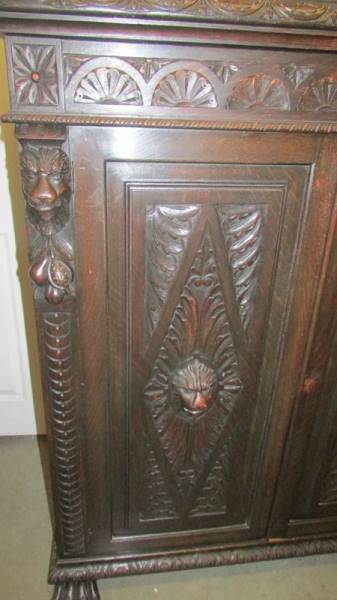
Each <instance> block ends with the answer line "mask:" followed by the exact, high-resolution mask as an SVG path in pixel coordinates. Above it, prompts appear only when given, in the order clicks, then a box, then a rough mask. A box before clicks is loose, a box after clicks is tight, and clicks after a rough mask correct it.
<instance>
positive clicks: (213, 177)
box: [71, 128, 336, 552]
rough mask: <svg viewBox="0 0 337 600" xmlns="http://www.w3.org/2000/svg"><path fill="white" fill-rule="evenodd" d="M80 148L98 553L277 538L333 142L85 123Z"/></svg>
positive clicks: (75, 138)
mask: <svg viewBox="0 0 337 600" xmlns="http://www.w3.org/2000/svg"><path fill="white" fill-rule="evenodd" d="M83 140H85V143H83ZM71 151H72V156H73V160H74V180H75V198H76V199H75V213H76V219H75V223H76V228H77V232H76V235H77V240H78V242H77V243H78V246H79V248H78V256H79V264H78V273H79V277H80V282H81V289H80V303H81V315H80V321H81V323H80V329H81V339H82V360H83V366H84V372H85V374H86V376H85V383H84V384H83V386H84V388H83V393H84V396H83V419H84V423H85V427H86V440H87V442H86V443H87V446H86V456H87V465H88V467H87V483H86V486H87V488H86V489H87V516H88V517H87V518H88V525H89V531H90V542H89V543H90V544H91V551H97V552H102V551H108V550H109V549H110V550H111V549H113V551H114V552H123V551H128V552H130V549H131V550H132V549H133V550H134V552H146V551H154V550H156V551H159V550H160V549H163V548H167V547H175V548H178V547H187V546H189V545H191V544H194V545H196V544H210V543H225V542H231V543H233V542H236V541H240V540H245V539H257V538H264V537H265V536H266V533H267V526H268V517H269V513H270V510H271V506H272V500H273V496H274V492H275V486H276V482H277V478H278V473H279V464H280V461H281V456H282V449H283V444H284V440H285V436H286V433H287V429H288V425H289V419H290V415H291V410H292V407H293V399H294V397H295V396H296V393H297V386H298V372H299V369H300V368H301V366H302V364H303V358H304V355H305V350H306V345H307V339H306V337H305V336H303V327H304V328H307V329H309V327H310V323H311V321H312V318H313V315H314V306H315V298H316V291H317V289H318V285H319V277H320V272H321V268H322V261H323V255H324V246H325V240H326V237H327V235H328V229H329V217H330V213H331V206H332V201H333V193H332V192H333V189H334V187H333V186H334V185H335V183H336V182H335V178H336V176H335V175H334V173H335V172H336V170H333V169H332V170H331V173H330V172H329V174H328V175H327V176H326V177H325V178H323V177H322V175H323V173H324V164H325V161H326V160H330V159H331V161H334V160H335V159H334V158H333V157H334V155H335V147H334V144H333V143H332V142H331V143H330V142H329V141H324V142H323V141H322V139H321V138H320V137H319V136H308V135H307V136H300V135H295V136H291V135H290V136H289V135H287V136H286V137H285V136H283V135H282V134H275V135H274V134H272V135H270V134H266V135H265V134H239V133H226V134H224V133H223V132H187V131H180V132H178V131H177V132H175V131H170V132H168V131H155V130H149V131H144V130H137V129H134V130H132V129H128V130H127V129H118V128H117V129H114V130H112V129H105V130H103V131H102V130H100V132H99V134H98V133H97V132H95V128H86V129H82V130H81V131H80V132H79V131H78V130H76V131H74V132H73V133H72V139H71ZM313 234H315V235H313ZM299 315H300V317H299ZM102 431H106V432H107V438H104V436H102V435H101V432H102ZM107 441H108V442H109V444H108V447H109V451H107ZM107 531H110V536H107V533H106V532H107Z"/></svg>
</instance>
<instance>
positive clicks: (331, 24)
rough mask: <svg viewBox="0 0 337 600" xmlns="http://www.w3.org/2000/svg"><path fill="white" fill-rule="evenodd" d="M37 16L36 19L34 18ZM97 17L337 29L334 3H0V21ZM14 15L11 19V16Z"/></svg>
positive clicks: (96, 0)
mask: <svg viewBox="0 0 337 600" xmlns="http://www.w3.org/2000/svg"><path fill="white" fill-rule="evenodd" d="M36 11H37V12H38V15H37V14H36ZM34 12H35V15H34V17H35V18H37V17H40V18H42V19H43V18H45V17H44V15H46V13H47V14H48V13H49V14H50V15H54V16H55V15H58V17H60V18H62V16H63V17H64V18H65V19H66V18H67V14H68V15H69V13H70V14H74V13H75V14H76V15H78V16H89V15H101V16H102V17H104V18H107V17H111V18H113V17H116V18H117V17H121V16H123V17H136V16H141V17H143V18H144V19H148V18H153V17H158V16H159V17H161V18H162V19H163V18H165V19H167V20H169V21H172V20H173V19H175V20H182V21H187V22H191V21H193V20H194V21H207V22H212V21H213V22H214V21H216V24H221V23H223V24H226V23H236V24H241V25H247V24H255V25H269V26H270V25H272V26H288V27H289V26H291V27H297V28H313V27H314V28H316V27H319V28H326V29H335V30H336V29H337V1H336V0H334V1H333V0H331V1H327V0H324V1H322V0H311V1H310V0H306V1H303V0H172V1H171V0H32V1H29V0H14V1H13V0H0V17H1V16H5V13H7V15H8V14H9V15H12V16H15V18H20V19H24V18H26V17H27V16H28V15H29V14H31V13H34ZM13 13H14V15H13Z"/></svg>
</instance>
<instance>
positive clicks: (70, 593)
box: [52, 581, 100, 600]
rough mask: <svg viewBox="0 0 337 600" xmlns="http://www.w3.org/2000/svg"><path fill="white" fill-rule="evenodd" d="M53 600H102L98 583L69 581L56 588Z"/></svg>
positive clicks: (59, 584) (57, 585)
mask: <svg viewBox="0 0 337 600" xmlns="http://www.w3.org/2000/svg"><path fill="white" fill-rule="evenodd" d="M52 600H100V595H99V591H98V586H97V583H96V581H68V582H66V583H58V584H56V586H55V590H54V594H53V597H52Z"/></svg>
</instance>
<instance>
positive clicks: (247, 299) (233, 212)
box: [218, 206, 263, 332]
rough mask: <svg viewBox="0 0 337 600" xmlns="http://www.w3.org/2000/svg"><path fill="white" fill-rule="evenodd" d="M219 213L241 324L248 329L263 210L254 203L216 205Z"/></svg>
mask: <svg viewBox="0 0 337 600" xmlns="http://www.w3.org/2000/svg"><path fill="white" fill-rule="evenodd" d="M218 213H219V215H220V220H221V224H222V228H223V231H224V236H225V240H226V243H227V249H228V254H229V260H230V265H231V269H232V274H233V280H234V286H235V292H236V298H237V302H238V304H239V310H240V316H241V321H242V325H243V327H244V329H245V331H246V332H247V331H248V329H249V325H250V323H251V320H252V316H253V312H254V304H255V292H256V286H257V281H258V275H259V268H260V264H261V252H260V250H261V244H262V238H263V212H262V208H259V207H256V206H249V208H247V206H242V207H238V206H233V207H226V209H223V208H219V209H218Z"/></svg>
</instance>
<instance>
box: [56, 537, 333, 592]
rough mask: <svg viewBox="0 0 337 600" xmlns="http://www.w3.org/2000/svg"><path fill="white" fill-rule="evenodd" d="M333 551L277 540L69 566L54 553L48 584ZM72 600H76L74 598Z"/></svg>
mask: <svg viewBox="0 0 337 600" xmlns="http://www.w3.org/2000/svg"><path fill="white" fill-rule="evenodd" d="M334 552H337V539H336V538H325V539H305V540H300V541H291V542H288V541H284V542H283V541H282V542H279V541H277V542H269V543H265V544H261V545H254V546H253V545H252V546H246V547H241V548H218V547H217V548H214V549H209V548H207V549H200V550H198V551H194V552H186V553H180V554H166V555H160V556H150V557H149V556H147V557H144V558H123V559H113V558H112V557H111V558H104V559H96V558H95V559H94V558H93V559H92V560H91V559H85V561H84V560H83V561H81V560H79V561H78V562H77V561H76V562H75V561H74V560H73V561H72V563H71V564H69V565H65V564H64V563H63V564H60V563H58V561H57V557H56V553H55V552H53V555H52V559H51V565H50V571H49V583H55V584H57V583H64V582H67V581H70V582H71V581H72V582H79V581H94V580H96V579H106V578H109V577H121V576H123V575H141V574H146V573H162V572H167V571H179V570H186V569H199V568H205V567H217V566H224V565H235V564H241V563H250V562H255V561H263V560H275V559H282V558H291V557H299V556H310V555H314V554H331V553H334ZM62 598H63V597H62V596H60V599H59V597H58V596H56V597H55V598H54V599H53V600H61V599H62ZM75 598H76V599H77V597H75ZM84 598H86V597H84ZM81 600H82V599H81Z"/></svg>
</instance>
